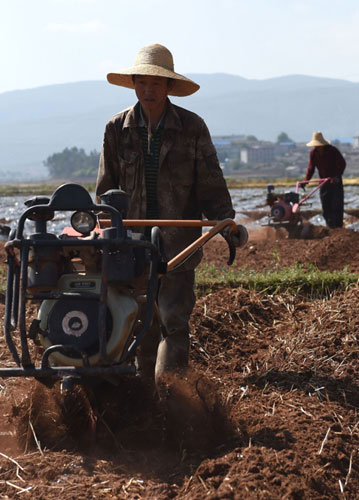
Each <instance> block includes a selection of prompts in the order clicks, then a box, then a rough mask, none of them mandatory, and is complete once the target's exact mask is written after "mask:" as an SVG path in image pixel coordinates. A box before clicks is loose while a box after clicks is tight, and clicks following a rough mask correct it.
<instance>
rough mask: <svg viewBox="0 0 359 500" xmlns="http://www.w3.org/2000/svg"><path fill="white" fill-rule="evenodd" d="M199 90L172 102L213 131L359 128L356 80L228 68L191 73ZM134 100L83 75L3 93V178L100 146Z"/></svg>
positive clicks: (25, 175)
mask: <svg viewBox="0 0 359 500" xmlns="http://www.w3.org/2000/svg"><path fill="white" fill-rule="evenodd" d="M187 76H188V77H189V78H191V79H192V80H194V81H196V82H198V83H199V84H200V86H201V89H200V90H199V92H197V93H195V94H193V95H192V96H189V97H185V98H171V100H172V101H173V102H174V103H175V104H178V105H179V106H183V107H185V108H187V109H190V110H192V111H194V112H196V113H198V114H199V115H200V116H202V117H203V118H204V119H205V121H206V123H207V125H208V127H209V130H210V132H211V134H212V136H231V135H241V134H244V135H255V136H256V137H257V138H258V139H262V140H270V141H275V140H276V138H277V136H278V134H279V133H280V132H282V131H284V132H286V133H287V134H288V135H289V137H291V138H292V139H293V140H295V141H297V142H302V141H307V140H309V139H310V138H311V136H312V132H313V131H315V130H321V131H323V134H324V136H325V137H326V138H328V139H330V140H333V139H336V138H340V137H352V136H353V135H358V134H359V83H354V82H349V81H346V80H338V79H331V78H318V77H311V76H304V75H289V76H283V77H278V78H270V79H265V80H251V79H246V78H243V77H240V76H236V75H229V74H222V73H216V74H189V75H187ZM135 102H136V99H135V95H134V92H133V90H129V89H125V88H122V87H117V86H113V85H110V84H108V83H107V81H83V82H74V83H66V84H59V85H49V86H44V87H37V88H33V89H26V90H15V91H11V92H4V93H0V172H1V175H2V180H3V182H9V180H12V179H13V180H15V179H18V180H28V179H31V178H32V179H34V180H37V179H38V178H40V177H43V176H45V175H46V173H47V172H46V169H45V168H44V167H43V161H44V160H46V158H47V157H48V156H50V155H51V154H53V153H55V152H60V151H62V150H63V149H64V148H66V147H70V148H71V147H73V146H76V147H79V148H84V149H85V151H86V152H89V151H92V150H95V149H96V150H97V151H100V149H101V145H102V139H103V132H104V128H105V125H106V122H107V120H108V119H109V118H110V117H111V116H112V115H114V114H115V113H117V112H118V111H121V110H122V109H124V108H127V107H128V106H131V105H132V104H133V103H135Z"/></svg>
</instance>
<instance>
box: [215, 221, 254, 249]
mask: <svg viewBox="0 0 359 500" xmlns="http://www.w3.org/2000/svg"><path fill="white" fill-rule="evenodd" d="M237 229H238V232H237V233H234V232H233V231H232V228H231V227H225V228H224V229H223V231H221V234H222V236H223V238H224V239H225V240H227V241H228V240H230V241H231V242H232V243H233V245H234V246H235V247H237V248H242V247H244V246H245V245H246V244H247V241H248V231H247V229H246V228H245V227H244V226H242V225H241V224H238V225H237Z"/></svg>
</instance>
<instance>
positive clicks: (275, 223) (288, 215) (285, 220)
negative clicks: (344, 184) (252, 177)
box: [263, 177, 331, 234]
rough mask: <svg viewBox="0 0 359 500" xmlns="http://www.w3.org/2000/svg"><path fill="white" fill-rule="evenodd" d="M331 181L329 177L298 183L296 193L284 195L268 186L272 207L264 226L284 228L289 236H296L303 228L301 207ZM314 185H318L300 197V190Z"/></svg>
mask: <svg viewBox="0 0 359 500" xmlns="http://www.w3.org/2000/svg"><path fill="white" fill-rule="evenodd" d="M330 180H331V178H330V177H327V178H324V179H312V180H310V181H298V182H297V183H296V190H295V192H294V191H287V192H285V193H284V194H277V193H276V192H275V187H274V185H273V184H268V186H267V199H266V204H267V205H269V206H270V215H269V217H268V221H267V223H264V224H263V225H264V226H272V227H275V228H279V227H284V228H286V229H287V230H288V233H289V234H294V232H295V231H296V230H298V229H301V226H302V222H303V219H302V215H301V213H300V209H301V207H302V206H303V205H304V204H305V203H306V202H307V200H308V199H309V198H310V197H311V196H312V195H313V194H314V193H315V192H316V191H318V190H319V189H320V188H321V187H322V186H323V185H324V184H325V183H326V182H328V181H330ZM312 183H315V184H316V186H315V187H314V189H312V191H310V192H309V193H307V194H305V195H304V196H302V197H300V194H299V188H302V189H305V186H306V185H307V184H312Z"/></svg>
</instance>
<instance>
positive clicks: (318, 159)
mask: <svg viewBox="0 0 359 500" xmlns="http://www.w3.org/2000/svg"><path fill="white" fill-rule="evenodd" d="M307 146H308V147H313V149H312V150H311V152H310V155H309V163H308V167H307V171H306V174H305V180H306V181H309V180H310V179H311V178H312V176H313V174H314V170H315V168H317V170H318V175H319V177H320V178H321V179H324V178H325V177H331V180H330V181H328V182H326V183H325V184H324V185H323V186H322V187H321V188H320V201H321V204H322V209H323V217H324V219H325V222H326V224H327V226H328V227H330V228H336V227H342V226H343V214H344V190H343V181H342V175H343V172H344V170H345V166H346V163H345V159H344V158H343V155H342V154H341V152H340V151H339V150H338V149H337V148H336V147H334V146H332V145H331V144H330V143H329V142H328V141H326V140H325V139H324V137H323V134H322V133H321V132H313V137H312V140H311V141H310V142H308V143H307Z"/></svg>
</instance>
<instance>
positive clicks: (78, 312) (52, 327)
mask: <svg viewBox="0 0 359 500" xmlns="http://www.w3.org/2000/svg"><path fill="white" fill-rule="evenodd" d="M98 318H99V303H98V302H96V301H92V300H91V301H89V300H66V299H60V300H58V301H56V303H55V305H54V307H53V308H52V309H51V311H50V313H49V317H48V337H49V339H50V341H51V343H52V344H63V345H73V346H75V347H77V348H78V349H80V350H81V351H84V352H86V354H88V355H91V354H94V353H95V352H97V350H98V345H99V343H98ZM111 331H112V317H111V313H110V310H109V309H107V314H106V336H107V339H108V338H109V336H110V334H111Z"/></svg>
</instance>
